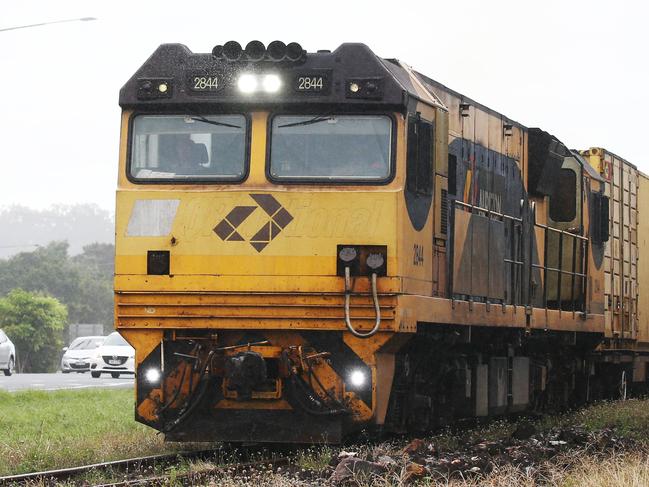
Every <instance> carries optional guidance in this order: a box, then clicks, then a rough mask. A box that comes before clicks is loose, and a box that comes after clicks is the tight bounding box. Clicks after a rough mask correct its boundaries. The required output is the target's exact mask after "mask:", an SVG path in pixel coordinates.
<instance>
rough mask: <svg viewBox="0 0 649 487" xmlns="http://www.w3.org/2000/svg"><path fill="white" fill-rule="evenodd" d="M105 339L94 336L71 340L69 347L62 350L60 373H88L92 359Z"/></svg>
mask: <svg viewBox="0 0 649 487" xmlns="http://www.w3.org/2000/svg"><path fill="white" fill-rule="evenodd" d="M105 339H106V337H101V336H94V337H78V338H75V339H74V340H72V343H70V346H69V347H66V348H64V349H63V351H64V352H65V353H64V354H63V357H62V358H61V372H63V373H64V374H68V373H70V372H88V371H89V370H90V363H91V361H92V358H93V357H94V355H95V353H96V351H97V349H98V348H99V347H100V346H101V344H102V343H104V340H105Z"/></svg>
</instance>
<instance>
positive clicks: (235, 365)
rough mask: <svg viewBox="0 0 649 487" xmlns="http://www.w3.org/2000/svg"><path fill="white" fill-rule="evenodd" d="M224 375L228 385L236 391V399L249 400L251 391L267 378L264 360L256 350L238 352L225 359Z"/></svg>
mask: <svg viewBox="0 0 649 487" xmlns="http://www.w3.org/2000/svg"><path fill="white" fill-rule="evenodd" d="M225 377H226V379H227V380H228V383H229V387H230V388H232V389H234V390H235V391H237V400H239V401H249V400H250V399H252V391H253V390H254V389H256V388H257V387H259V386H260V385H262V384H263V383H264V382H265V381H266V379H267V371H266V360H264V357H262V356H261V354H260V353H257V352H252V351H246V352H240V353H238V354H236V355H233V356H232V357H229V358H228V359H227V361H226V363H225Z"/></svg>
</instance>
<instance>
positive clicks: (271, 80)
mask: <svg viewBox="0 0 649 487" xmlns="http://www.w3.org/2000/svg"><path fill="white" fill-rule="evenodd" d="M237 87H238V88H239V91H240V92H241V93H244V94H247V95H250V94H252V93H257V92H259V91H263V92H264V93H271V94H272V93H277V92H278V91H279V90H280V89H281V88H282V79H281V78H280V77H279V76H278V75H276V74H262V75H256V74H252V73H244V74H242V75H241V76H239V79H238V80H237Z"/></svg>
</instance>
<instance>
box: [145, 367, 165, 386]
mask: <svg viewBox="0 0 649 487" xmlns="http://www.w3.org/2000/svg"><path fill="white" fill-rule="evenodd" d="M160 376H161V374H160V371H159V370H158V369H156V368H153V367H151V368H150V369H147V371H146V372H145V373H144V378H145V379H146V381H147V382H148V383H149V384H157V383H158V382H160Z"/></svg>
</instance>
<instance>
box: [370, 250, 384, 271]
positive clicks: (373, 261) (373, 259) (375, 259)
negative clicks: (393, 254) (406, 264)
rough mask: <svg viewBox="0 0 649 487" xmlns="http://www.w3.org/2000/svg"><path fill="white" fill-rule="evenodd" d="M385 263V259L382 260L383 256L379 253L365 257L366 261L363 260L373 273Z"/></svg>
mask: <svg viewBox="0 0 649 487" xmlns="http://www.w3.org/2000/svg"><path fill="white" fill-rule="evenodd" d="M384 262H385V259H384V258H383V255H382V254H380V253H378V252H377V253H371V254H370V255H368V256H367V259H366V260H365V263H366V264H367V267H369V268H370V269H372V270H373V271H375V270H376V269H378V268H379V267H381V266H382V265H383V263H384Z"/></svg>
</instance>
